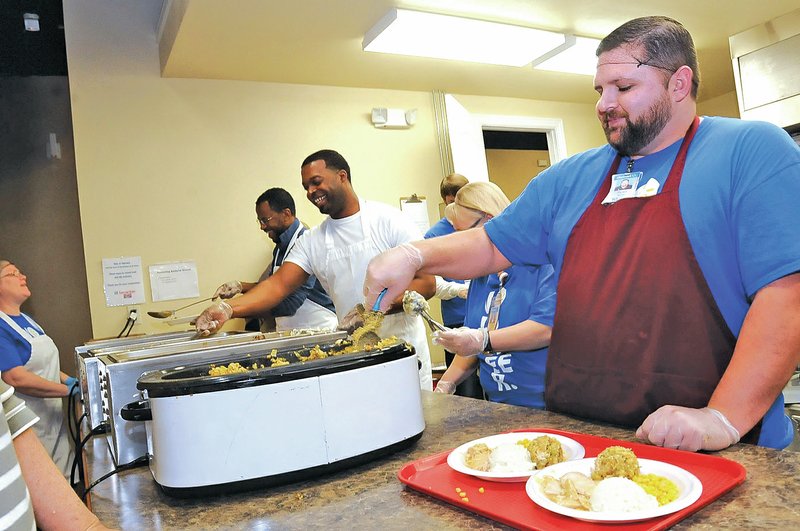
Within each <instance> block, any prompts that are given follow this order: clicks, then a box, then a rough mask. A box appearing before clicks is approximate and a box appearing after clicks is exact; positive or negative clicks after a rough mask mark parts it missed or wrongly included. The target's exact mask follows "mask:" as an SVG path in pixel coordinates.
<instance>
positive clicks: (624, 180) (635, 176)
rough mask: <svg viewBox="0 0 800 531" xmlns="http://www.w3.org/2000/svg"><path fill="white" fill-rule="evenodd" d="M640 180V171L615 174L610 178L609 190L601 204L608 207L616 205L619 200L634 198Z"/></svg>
mask: <svg viewBox="0 0 800 531" xmlns="http://www.w3.org/2000/svg"><path fill="white" fill-rule="evenodd" d="M641 178H642V172H640V171H634V172H626V173H615V174H614V175H612V176H611V190H609V191H608V195H607V196H606V198H605V199H603V203H602V204H604V205H608V204H612V203H616V202H617V201H619V200H620V199H628V198H630V197H636V189H637V188H638V187H639V180H640V179H641Z"/></svg>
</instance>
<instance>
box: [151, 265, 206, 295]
mask: <svg viewBox="0 0 800 531" xmlns="http://www.w3.org/2000/svg"><path fill="white" fill-rule="evenodd" d="M149 269H150V290H151V291H152V294H153V302H158V301H171V300H175V299H191V298H196V297H199V296H200V288H199V284H198V282H197V264H195V262H194V260H188V261H186V262H168V263H164V264H153V265H151V266H150V267H149Z"/></svg>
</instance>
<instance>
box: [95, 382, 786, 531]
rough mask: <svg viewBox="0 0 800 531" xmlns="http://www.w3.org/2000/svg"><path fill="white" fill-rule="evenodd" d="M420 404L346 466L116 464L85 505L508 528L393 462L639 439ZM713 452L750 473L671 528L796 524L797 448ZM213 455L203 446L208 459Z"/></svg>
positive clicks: (426, 401)
mask: <svg viewBox="0 0 800 531" xmlns="http://www.w3.org/2000/svg"><path fill="white" fill-rule="evenodd" d="M423 406H424V412H425V421H426V423H427V427H426V429H425V432H424V433H423V435H422V438H421V439H420V440H419V441H418V442H417V443H416V444H415V445H414V446H412V447H411V448H409V449H406V450H403V451H400V452H398V453H396V454H393V455H391V456H388V457H385V458H382V459H378V460H376V461H372V462H370V463H367V464H365V465H361V466H358V467H355V468H351V469H349V470H345V471H343V472H338V473H335V474H332V475H328V476H323V477H320V478H318V479H314V480H310V481H303V482H299V483H293V484H290V485H285V486H281V487H273V488H269V489H264V490H258V491H253V492H248V493H242V494H236V495H225V496H219V497H211V498H202V499H177V498H171V497H169V496H167V495H165V494H164V493H163V492H161V490H160V489H159V488H158V486H157V485H156V483H155V482H154V481H153V478H152V476H151V474H150V471H149V469H148V468H147V467H140V468H135V469H132V470H127V471H123V472H120V473H119V474H117V475H115V476H112V477H110V478H108V479H106V480H105V481H103V482H101V483H100V484H98V485H97V486H96V487H94V488H93V489H92V491H91V507H92V510H93V512H94V513H95V514H97V516H99V517H100V520H101V521H103V523H105V524H106V525H107V526H110V527H117V528H119V529H122V530H137V531H138V530H145V529H170V530H173V529H175V530H177V529H309V528H312V529H313V528H326V529H354V528H366V529H382V530H392V529H402V530H411V529H437V530H440V529H507V528H506V527H505V526H503V525H500V524H498V523H496V522H494V521H491V520H488V519H485V518H483V517H481V516H478V515H475V514H473V513H470V512H468V511H465V510H462V509H459V508H457V507H455V506H452V505H449V504H447V503H444V502H440V501H438V500H436V499H434V498H431V497H429V496H426V495H424V494H420V493H418V492H416V491H414V490H411V489H408V488H407V487H405V486H404V485H403V484H402V483H401V482H400V481H399V480H398V479H397V471H398V470H399V469H400V468H401V467H402V466H403V465H404V464H406V463H408V462H410V461H414V460H417V459H420V458H422V457H426V456H429V455H431V454H435V453H438V452H442V451H445V450H449V449H451V448H454V447H456V446H458V445H459V444H461V443H464V442H467V441H470V440H472V439H477V438H479V437H483V436H486V435H492V434H494V433H500V432H505V431H509V430H514V429H522V428H551V429H557V430H566V431H571V432H577V433H585V434H589V435H598V436H602V437H609V438H614V439H620V440H627V441H635V440H636V439H635V438H634V437H633V432H632V431H628V430H622V429H619V428H615V427H610V426H606V425H600V424H593V423H588V422H583V421H579V420H576V419H573V418H569V417H565V416H562V415H557V414H555V413H548V412H542V411H537V410H531V409H527V408H522V407H516V406H507V405H503V404H495V403H491V402H485V401H480V400H473V399H470V398H462V397H457V396H449V395H444V394H434V393H430V392H423ZM202 421H204V422H208V421H209V419H203V420H202ZM715 455H719V456H720V457H725V458H727V459H730V460H733V461H736V462H738V463H740V464H742V465H743V466H744V467H745V468H746V469H747V480H746V481H745V482H744V484H742V485H739V486H738V487H736V488H735V489H733V490H732V491H730V492H728V493H727V494H724V495H723V496H722V497H720V498H719V499H717V500H716V501H714V502H712V503H711V504H710V505H708V506H706V507H704V508H702V509H700V510H699V511H698V512H697V513H695V514H693V515H691V516H689V517H688V518H687V519H685V520H683V521H682V522H680V523H679V524H678V525H677V526H675V527H674V529H755V528H762V529H800V512H798V511H797V509H796V507H797V494H798V493H800V453H795V452H779V451H774V450H769V449H765V448H758V447H754V446H750V445H744V444H740V445H736V446H734V447H732V448H729V449H727V450H723V451H721V452H717V453H716V454H715ZM214 457H215V456H213V455H210V456H208V458H209V459H210V460H211V459H214ZM87 460H88V463H89V466H88V470H89V475H90V478H91V480H94V479H96V478H99V477H100V476H102V475H103V474H104V473H106V472H108V471H110V470H111V469H112V467H113V461H112V459H111V456H110V455H109V451H108V445H107V444H106V443H105V441H103V440H102V438H97V437H96V438H95V439H94V440H91V441H90V443H89V444H88V451H87ZM531 503H533V502H531ZM604 528H606V529H611V528H610V527H607V526H604Z"/></svg>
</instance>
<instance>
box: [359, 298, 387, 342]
mask: <svg viewBox="0 0 800 531" xmlns="http://www.w3.org/2000/svg"><path fill="white" fill-rule="evenodd" d="M384 295H386V289H384V290H383V291H381V292H380V294H379V295H378V298H377V300H375V304H373V305H372V310H366V309H365V310H364V312H363V314H362V317H363V318H364V324H363V325H362V326H361V327H360V328H358V329H356V330H354V331H353V335H352V337H353V343H355V344H356V345H358V346H359V347H360V348H366V347H367V345H375V344H377V343H378V341H380V340H381V338H380V336H379V335H378V334H377V333H375V330H377V329H378V328H380V326H381V323H382V322H383V314H382V313H381V312H380V307H381V301H382V300H383V296H384Z"/></svg>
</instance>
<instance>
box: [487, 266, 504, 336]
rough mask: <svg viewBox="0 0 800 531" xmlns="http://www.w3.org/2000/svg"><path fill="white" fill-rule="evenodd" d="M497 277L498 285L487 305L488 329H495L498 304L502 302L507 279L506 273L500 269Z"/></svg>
mask: <svg viewBox="0 0 800 531" xmlns="http://www.w3.org/2000/svg"><path fill="white" fill-rule="evenodd" d="M497 278H498V279H499V280H500V286H499V287H498V288H497V291H496V292H495V294H494V297H492V302H491V304H490V305H489V319H488V321H487V323H486V328H487V329H488V330H497V323H498V321H499V319H500V305H501V304H503V300H504V299H505V298H506V288H505V285H506V281H507V280H508V273H506V272H505V271H500V272H499V273H498V274H497Z"/></svg>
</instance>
